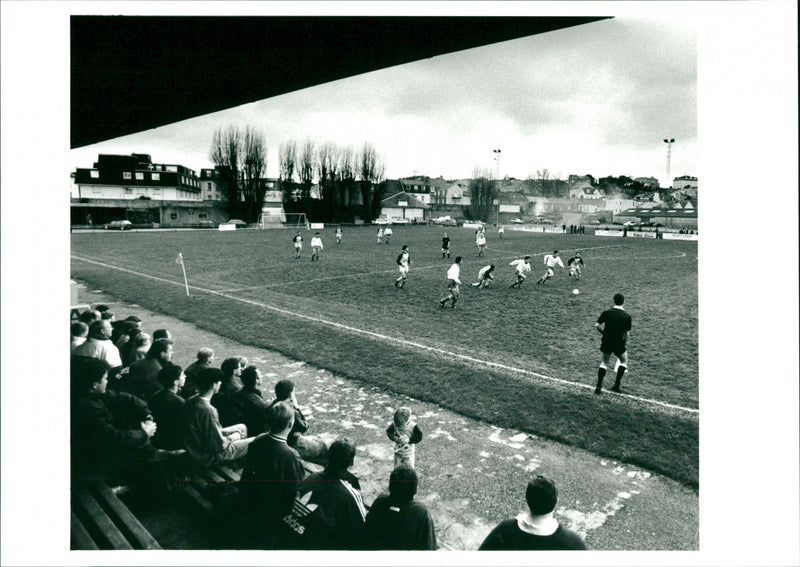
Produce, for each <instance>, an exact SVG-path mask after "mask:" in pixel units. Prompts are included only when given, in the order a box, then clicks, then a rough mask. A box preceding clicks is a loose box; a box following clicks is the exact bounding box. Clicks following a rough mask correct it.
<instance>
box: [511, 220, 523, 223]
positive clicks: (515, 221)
mask: <svg viewBox="0 0 800 567" xmlns="http://www.w3.org/2000/svg"><path fill="white" fill-rule="evenodd" d="M511 222H513V223H514V224H525V221H524V220H522V219H511Z"/></svg>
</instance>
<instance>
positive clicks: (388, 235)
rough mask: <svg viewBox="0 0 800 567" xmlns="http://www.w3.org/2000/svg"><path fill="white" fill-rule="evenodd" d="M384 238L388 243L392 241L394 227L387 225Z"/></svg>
mask: <svg viewBox="0 0 800 567" xmlns="http://www.w3.org/2000/svg"><path fill="white" fill-rule="evenodd" d="M383 240H384V242H386V244H389V243H390V242H391V240H392V227H391V226H387V227H386V228H385V229H384V230H383Z"/></svg>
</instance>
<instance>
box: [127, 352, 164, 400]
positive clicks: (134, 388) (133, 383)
mask: <svg viewBox="0 0 800 567" xmlns="http://www.w3.org/2000/svg"><path fill="white" fill-rule="evenodd" d="M170 361H172V341H171V340H170V339H157V340H154V341H153V344H152V345H151V346H150V350H148V351H147V356H145V357H144V359H142V360H138V361H136V362H134V363H133V364H131V365H130V366H129V367H128V370H127V372H124V373H123V374H122V375H121V376H120V379H119V380H118V383H117V385H116V387H115V389H118V390H121V391H123V392H128V393H129V394H133V395H134V396H138V397H140V398H142V399H145V400H146V399H150V397H151V396H152V395H153V394H155V393H156V392H157V391H159V390H160V389H161V384H160V383H159V382H158V373H159V372H161V369H162V368H163V367H164V364H165V363H167V362H170Z"/></svg>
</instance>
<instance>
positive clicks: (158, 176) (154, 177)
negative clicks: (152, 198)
mask: <svg viewBox="0 0 800 567" xmlns="http://www.w3.org/2000/svg"><path fill="white" fill-rule="evenodd" d="M150 175H151V176H152V177H153V181H160V180H161V174H160V173H151V174H150Z"/></svg>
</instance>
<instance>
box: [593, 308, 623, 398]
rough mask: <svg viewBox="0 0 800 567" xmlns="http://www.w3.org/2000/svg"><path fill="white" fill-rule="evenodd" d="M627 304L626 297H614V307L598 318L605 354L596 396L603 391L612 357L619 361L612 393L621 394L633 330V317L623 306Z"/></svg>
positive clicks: (596, 326)
mask: <svg viewBox="0 0 800 567" xmlns="http://www.w3.org/2000/svg"><path fill="white" fill-rule="evenodd" d="M623 303H625V297H624V296H623V295H622V294H621V293H617V294H615V295H614V307H612V308H611V309H606V310H605V311H603V312H602V313H601V314H600V317H598V318H597V323H595V328H596V329H597V331H598V332H599V333H600V334H602V335H603V339H602V341H601V342H600V352H602V353H603V362H601V363H600V368H599V369H598V370H597V386H596V387H595V389H594V393H595V394H599V393H601V392H602V389H603V378H604V377H605V375H606V369H607V368H608V362H609V360H610V359H611V355H612V354H613V355H614V356H616V357H617V359H618V360H619V368H617V379H616V381H615V382H614V386H613V387H612V388H611V391H612V392H619V391H620V390H619V386H620V383H621V382H622V376H623V375H624V374H625V370H626V369H627V368H628V353H627V350H626V343H627V342H628V336H629V333H630V330H631V316H630V315H628V314H627V313H626V312H625V308H624V307H623V306H622V304H623Z"/></svg>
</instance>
